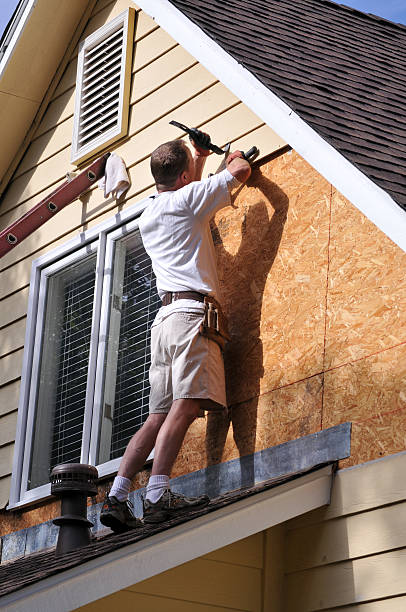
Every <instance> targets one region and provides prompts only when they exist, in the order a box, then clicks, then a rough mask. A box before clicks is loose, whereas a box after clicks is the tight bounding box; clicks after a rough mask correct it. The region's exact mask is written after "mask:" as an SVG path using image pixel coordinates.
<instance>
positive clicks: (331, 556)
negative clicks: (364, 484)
mask: <svg viewBox="0 0 406 612" xmlns="http://www.w3.org/2000/svg"><path fill="white" fill-rule="evenodd" d="M405 524H406V502H403V503H400V504H394V505H392V506H386V507H384V508H378V509H376V510H371V511H369V512H364V513H362V514H355V515H353V516H347V517H342V518H339V519H334V520H331V521H327V522H325V523H318V524H317V525H312V526H310V527H302V528H301V529H296V530H294V531H290V532H289V535H288V537H287V542H286V551H287V558H288V565H287V568H286V570H287V571H289V572H294V571H299V570H304V569H308V568H311V567H316V566H319V565H327V564H328V563H336V562H337V561H343V560H347V559H354V558H356V557H364V556H366V555H370V554H374V553H380V552H385V551H387V550H391V549H394V548H398V547H400V546H405V547H406V530H405V529H404V525H405Z"/></svg>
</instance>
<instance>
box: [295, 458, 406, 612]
mask: <svg viewBox="0 0 406 612" xmlns="http://www.w3.org/2000/svg"><path fill="white" fill-rule="evenodd" d="M405 469H406V454H405V453H402V454H399V455H394V456H392V457H388V458H385V459H382V460H380V461H376V462H371V463H369V464H366V465H363V466H360V467H358V468H355V469H348V470H343V471H341V472H339V473H338V475H337V478H336V480H335V484H334V487H333V496H332V503H331V506H330V507H329V508H327V509H326V511H325V512H324V513H321V512H319V511H317V512H312V513H309V514H308V515H307V516H306V517H302V518H299V519H294V520H293V521H290V522H289V523H288V524H287V530H288V531H287V535H286V546H285V551H286V554H285V572H286V576H285V581H284V596H285V602H286V608H285V609H286V612H293V611H295V612H296V610H298V609H300V610H301V612H306V611H308V610H309V611H310V610H327V609H330V608H333V607H334V609H336V606H337V610H342V609H343V610H347V609H348V610H349V609H351V610H352V609H357V610H358V609H359V610H360V612H363V611H364V610H365V612H375V611H376V612H378V611H380V610H382V612H383V611H385V612H386V610H401V609H402V605H404V601H402V600H404V598H403V597H399V598H398V597H397V596H401V595H404V594H405V584H406V583H405V576H406V535H405V529H404V525H405V521H406V484H405V481H404V478H403V474H404V472H405ZM315 519H318V520H317V521H315ZM391 597H396V599H393V600H392V599H389V601H388V607H387V608H386V607H385V605H384V604H383V603H382V602H381V603H377V602H376V603H368V605H367V602H369V601H372V600H375V599H377V600H378V599H382V600H385V602H386V598H391ZM355 602H357V604H358V606H359V608H358V607H357V608H352V607H351V608H347V606H349V605H350V604H352V603H355ZM363 602H364V603H365V606H362V605H361V604H362V603H363ZM338 606H340V607H338ZM341 606H342V607H343V608H342V607H341Z"/></svg>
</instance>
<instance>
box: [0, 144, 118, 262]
mask: <svg viewBox="0 0 406 612" xmlns="http://www.w3.org/2000/svg"><path fill="white" fill-rule="evenodd" d="M109 155H110V153H105V154H104V155H103V156H102V157H99V158H98V159H96V161H94V162H93V163H92V164H91V165H90V166H89V167H88V168H86V170H83V172H81V173H80V174H78V176H75V178H74V179H72V180H71V181H65V182H64V183H63V184H62V185H60V186H59V187H57V189H55V191H53V192H52V193H50V194H49V195H48V196H47V197H46V198H44V199H43V200H41V202H40V203H39V204H37V205H36V206H34V208H32V209H31V210H29V211H28V212H27V213H26V214H25V215H23V216H22V217H21V219H18V221H15V222H14V223H12V224H11V225H10V226H9V227H7V228H6V229H5V230H3V231H2V232H0V257H3V255H5V254H6V253H8V252H9V251H11V249H12V248H14V247H15V246H16V245H17V244H19V243H20V242H21V241H22V240H24V238H27V236H29V235H30V234H32V233H33V232H34V231H35V230H36V229H38V228H39V227H41V225H43V224H44V223H46V222H47V221H49V219H51V218H52V217H53V216H54V215H56V213H57V212H59V211H60V210H62V208H65V206H67V205H68V204H70V203H71V202H73V201H74V200H76V199H77V198H78V197H79V196H80V195H81V194H82V193H84V192H85V191H87V190H88V189H89V187H90V186H91V185H92V183H94V182H95V181H96V180H97V179H100V178H101V177H102V176H103V175H104V169H105V166H106V161H107V158H108V156H109Z"/></svg>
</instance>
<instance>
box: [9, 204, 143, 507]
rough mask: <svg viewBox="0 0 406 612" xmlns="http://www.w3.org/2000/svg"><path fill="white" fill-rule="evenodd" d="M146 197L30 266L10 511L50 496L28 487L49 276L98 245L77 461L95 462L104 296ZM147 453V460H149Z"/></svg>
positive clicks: (46, 488)
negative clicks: (116, 253) (119, 247)
mask: <svg viewBox="0 0 406 612" xmlns="http://www.w3.org/2000/svg"><path fill="white" fill-rule="evenodd" d="M149 202H150V198H149V197H146V198H144V199H143V200H141V201H140V202H138V203H136V204H134V205H133V206H132V207H130V208H128V209H126V210H125V211H123V212H120V213H117V214H116V215H115V216H114V217H112V218H111V219H109V220H107V221H105V222H103V223H102V224H100V225H98V226H97V227H95V228H92V229H90V230H87V231H85V232H83V233H81V234H80V235H79V236H77V237H76V238H74V239H73V240H70V241H69V242H68V243H66V244H65V245H61V246H60V247H57V248H56V249H55V250H53V251H51V252H50V253H47V254H46V255H43V256H42V257H40V258H39V259H36V260H35V261H34V262H33V264H32V271H31V281H30V294H29V301H28V312H27V326H26V335H25V345H24V346H25V350H24V357H23V366H22V376H21V387H20V400H19V407H18V418H17V435H16V443H15V452H14V461H13V472H12V479H11V489H10V501H9V504H8V506H7V508H8V509H10V510H11V509H14V508H20V507H23V506H26V505H28V504H31V503H33V502H37V501H39V500H41V499H45V498H47V497H49V496H50V495H51V485H50V484H44V485H42V486H39V487H36V488H34V489H31V490H30V489H27V482H28V473H29V465H30V458H31V451H32V441H33V431H34V425H35V423H34V421H35V414H34V409H35V401H34V400H35V396H36V392H37V380H38V371H39V357H38V351H37V350H36V349H37V346H38V344H37V343H38V342H39V341H40V340H41V333H42V331H41V328H42V323H43V320H44V319H43V315H44V307H45V284H46V280H47V278H48V277H49V276H50V275H51V274H54V273H55V272H57V271H59V270H61V269H62V268H64V267H66V266H67V265H69V264H71V263H74V262H75V261H78V259H79V258H81V257H86V256H88V255H89V254H91V253H94V252H95V250H96V249H97V262H96V281H95V294H94V295H95V298H94V304H93V321H92V340H91V345H90V353H89V370H88V382H87V394H86V405H85V418H84V428H83V438H82V452H81V462H83V463H89V464H91V465H95V462H96V458H97V450H98V435H99V420H100V417H101V405H102V401H103V397H102V395H101V392H102V387H103V385H102V380H103V375H104V369H103V365H102V362H103V356H104V353H103V350H105V348H106V338H105V336H103V334H104V332H105V330H106V329H107V324H108V311H109V308H108V307H107V302H106V300H107V299H108V295H107V294H108V291H107V288H109V287H110V280H111V277H110V274H111V271H110V270H111V264H112V263H113V246H114V242H115V241H116V240H119V239H121V238H123V237H125V236H126V235H127V234H129V233H131V232H133V231H134V230H136V229H137V227H138V219H137V217H139V215H140V214H141V213H142V211H143V210H144V209H145V208H146V206H147V205H148V203H149ZM152 456H153V453H151V455H150V457H149V459H150V458H152ZM120 460H121V457H119V458H117V459H113V460H111V461H108V462H106V463H103V464H101V465H97V466H96V467H97V469H98V472H99V476H100V477H103V476H109V475H112V474H114V473H115V472H117V469H118V466H119V463H120Z"/></svg>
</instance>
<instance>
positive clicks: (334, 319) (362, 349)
mask: <svg viewBox="0 0 406 612" xmlns="http://www.w3.org/2000/svg"><path fill="white" fill-rule="evenodd" d="M329 259H330V263H329V291H328V318H327V329H326V361H325V367H326V369H327V368H331V367H334V366H337V365H339V364H342V363H347V362H349V361H353V360H354V359H359V358H360V357H366V356H368V355H371V354H372V353H375V352H377V351H381V350H382V349H385V348H389V347H392V346H394V345H396V344H400V343H401V342H405V341H406V308H405V306H406V276H405V269H406V253H405V252H404V251H402V250H401V249H400V248H399V247H397V246H396V245H395V244H394V243H393V242H392V241H391V240H390V239H389V238H388V237H387V236H385V234H383V233H382V232H381V231H379V230H377V228H376V227H375V226H374V225H373V224H372V223H371V221H369V220H368V219H367V218H366V217H364V215H363V214H362V213H361V212H359V210H358V209H357V208H355V207H354V206H352V205H351V204H350V203H349V202H348V201H347V200H345V198H343V197H342V196H341V195H340V194H339V193H337V192H334V193H333V197H332V206H331V240H330V257H329Z"/></svg>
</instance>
